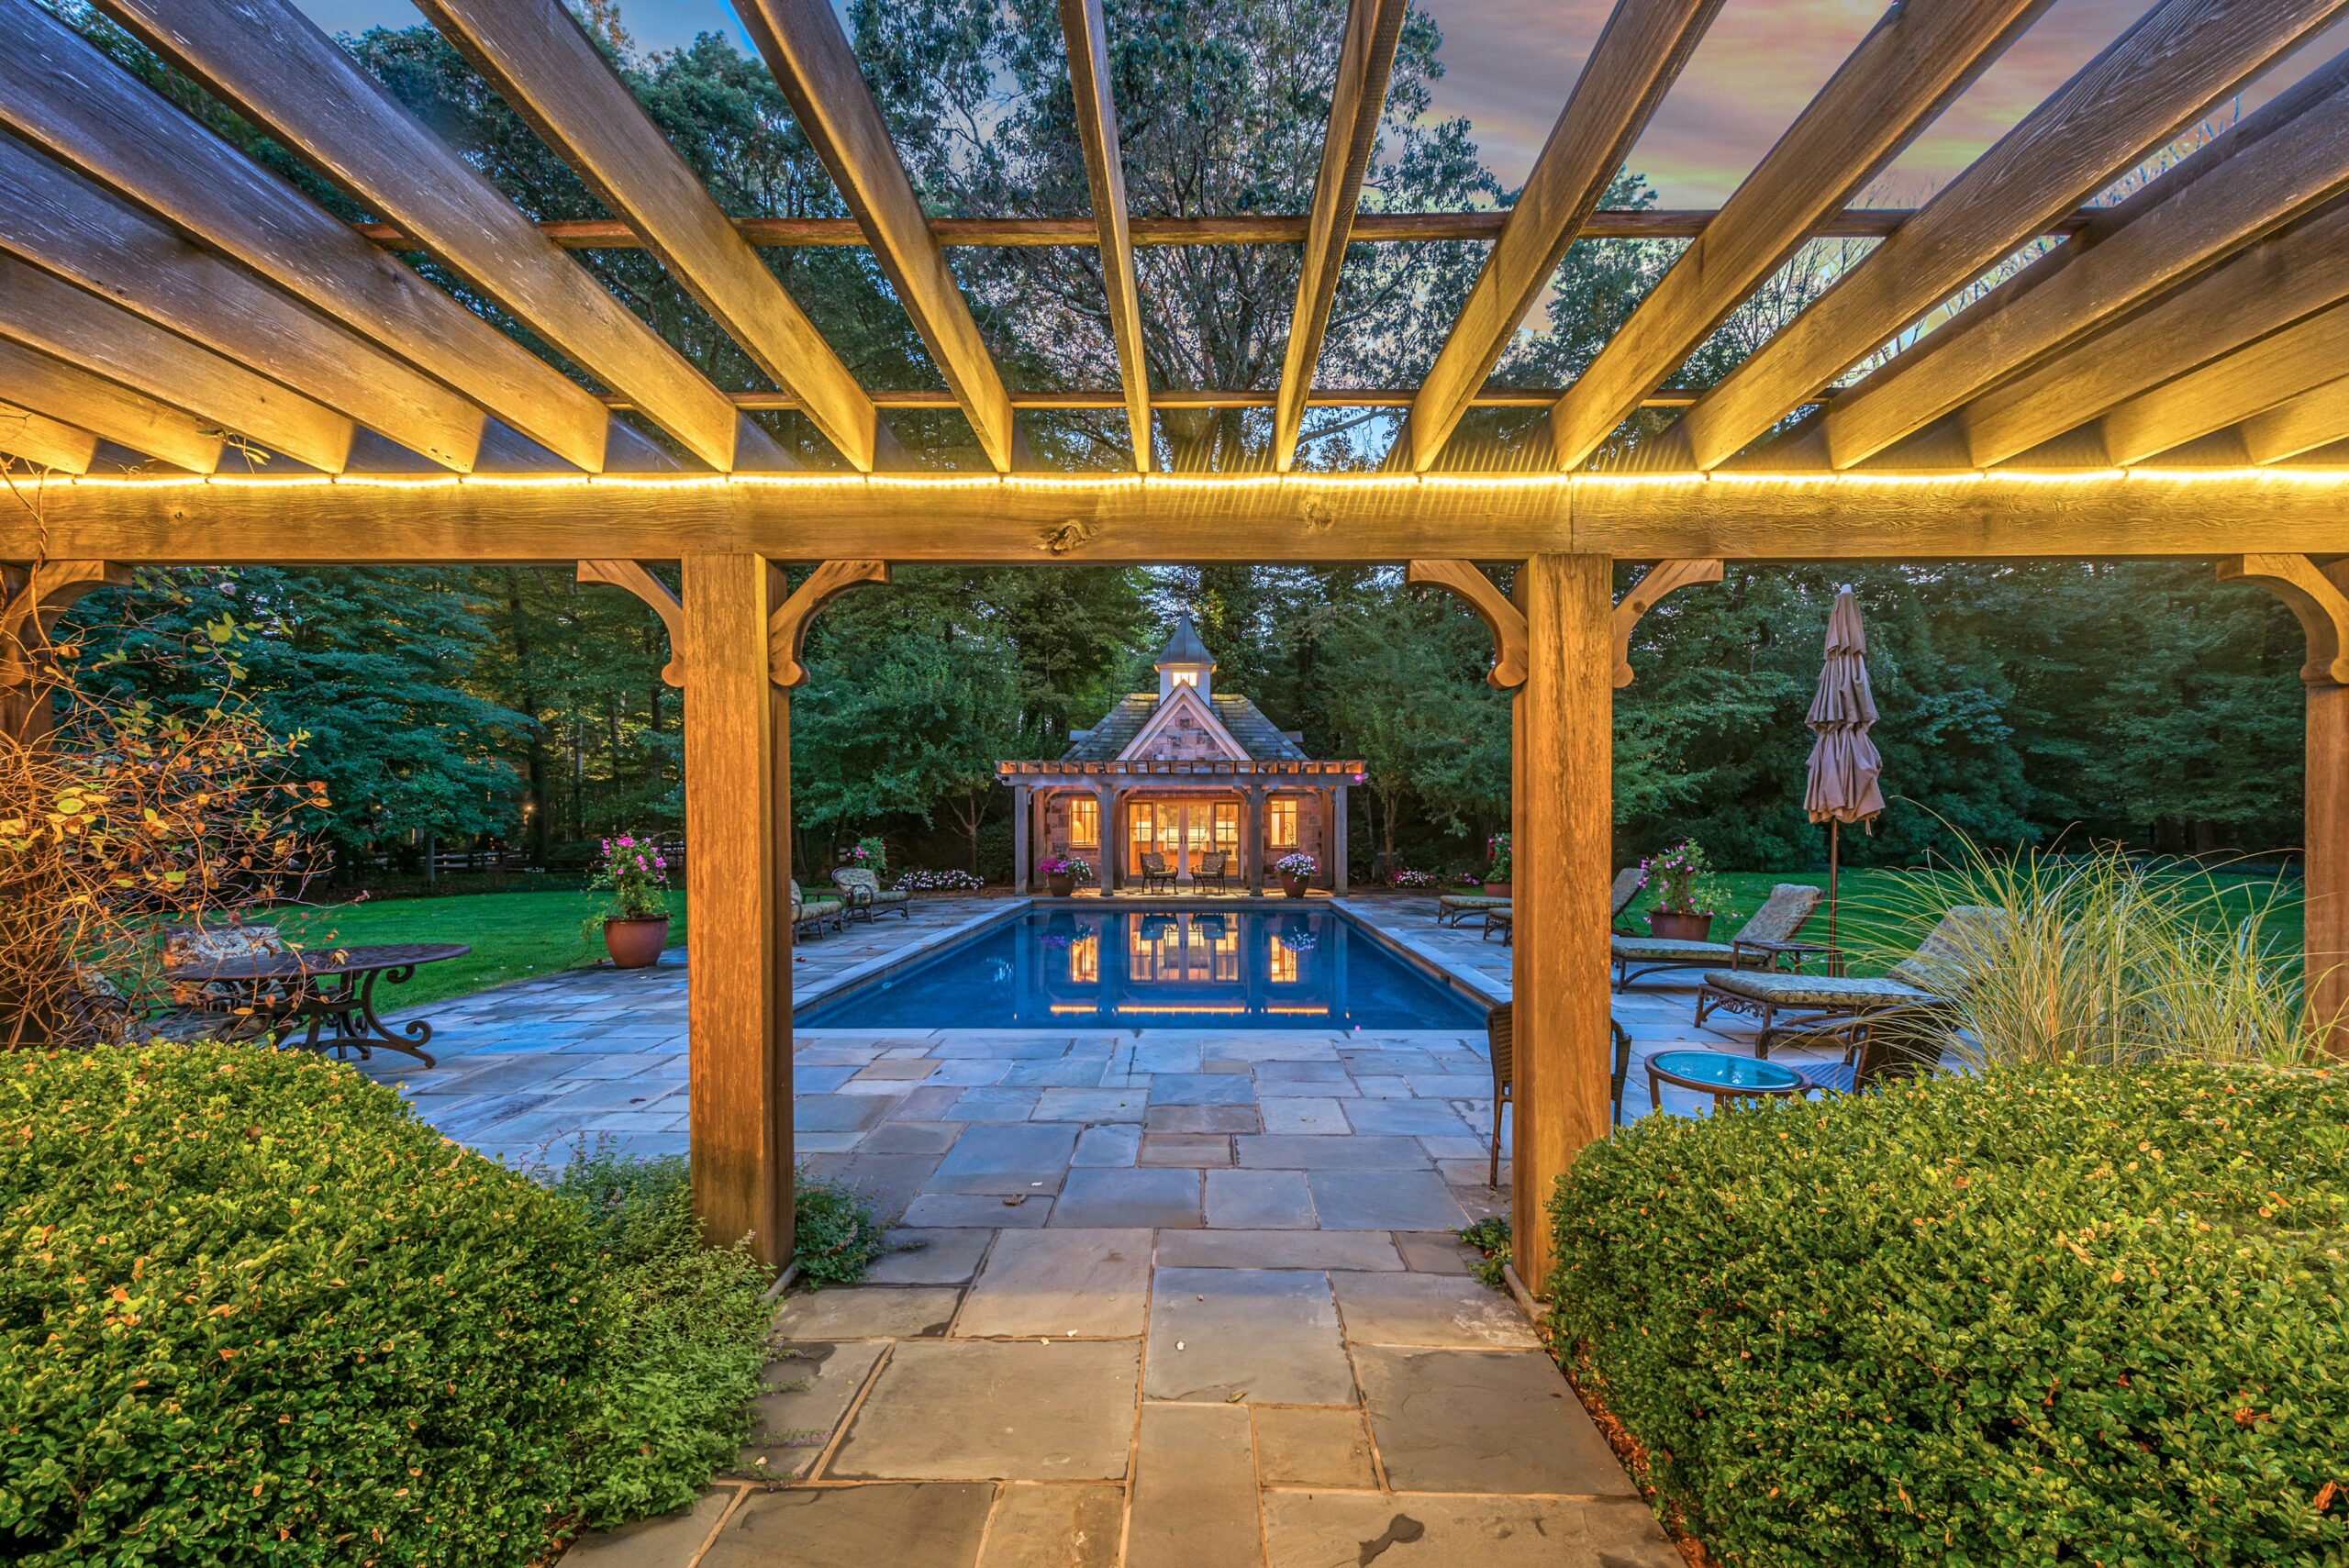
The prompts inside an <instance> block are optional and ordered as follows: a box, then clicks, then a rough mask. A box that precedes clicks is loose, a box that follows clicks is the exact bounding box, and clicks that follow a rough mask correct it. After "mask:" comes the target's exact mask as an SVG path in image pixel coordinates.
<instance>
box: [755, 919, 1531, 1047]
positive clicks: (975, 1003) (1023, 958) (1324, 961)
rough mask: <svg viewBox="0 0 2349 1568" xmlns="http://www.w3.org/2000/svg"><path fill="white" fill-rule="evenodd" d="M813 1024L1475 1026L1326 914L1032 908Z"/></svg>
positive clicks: (1464, 1003) (1452, 999)
mask: <svg viewBox="0 0 2349 1568" xmlns="http://www.w3.org/2000/svg"><path fill="white" fill-rule="evenodd" d="M797 1021H798V1022H799V1023H800V1024H801V1025H803V1026H807V1027H812V1028H825V1027H829V1028H835V1029H863V1028H879V1029H890V1028H917V1029H1015V1028H1019V1029H1025V1028H1036V1027H1058V1028H1076V1029H1102V1028H1109V1029H1480V1028H1482V1027H1483V1024H1484V1012H1483V1009H1482V1008H1481V1007H1479V1006H1475V1004H1474V1003H1472V1002H1470V1001H1469V1000H1468V999H1467V998H1465V997H1464V996H1463V995H1460V994H1459V993H1457V992H1455V991H1453V990H1452V989H1451V988H1450V987H1448V986H1445V985H1443V984H1439V983H1437V982H1435V981H1432V980H1431V979H1429V978H1428V977H1427V976H1426V975H1425V974H1424V973H1421V972H1420V971H1419V970H1418V969H1416V968H1414V967H1413V966H1411V965H1410V964H1408V963H1407V962H1404V961H1403V960H1401V959H1399V958H1397V957H1396V956H1395V954H1394V953H1392V952H1391V951H1388V950H1387V949H1386V947H1385V946H1384V945H1383V944H1381V943H1380V942H1379V941H1378V940H1377V939H1376V938H1375V937H1372V936H1371V935H1369V934H1368V933H1367V932H1365V931H1364V930H1362V929H1359V928H1358V927H1356V926H1355V925H1354V924H1353V921H1351V920H1350V919H1348V918H1347V917H1345V916H1343V915H1341V914H1339V913H1338V912H1337V911H1336V910H1334V909H1247V908H1233V909H1213V908H1209V909H1196V908H1185V909H1181V910H1152V909H1106V910H1100V911H1093V910H1084V911H1075V910H1067V909H1050V910H1046V909H1030V910H1028V911H1026V912H1024V913H1023V914H1021V915H1019V916H1017V917H1014V918H1012V919H1009V920H1006V921H1004V922H1003V923H1001V924H1000V925H996V926H991V927H989V928H988V929H985V931H982V932H980V933H979V934H978V935H976V936H975V937H973V938H972V939H970V940H967V941H963V942H961V943H957V944H956V945H954V946H952V947H950V948H948V949H946V950H945V951H941V952H938V953H934V954H932V955H931V956H930V957H928V958H925V959H921V960H919V961H918V962H914V963H912V964H910V965H908V966H907V967H906V968H904V969H902V970H899V971H897V972H896V973H893V974H890V975H887V976H885V977H884V978H882V979H879V980H875V981H873V982H871V983H870V984H863V985H859V986H855V987H852V989H851V990H849V991H848V992H846V993H844V994H843V995H839V996H836V997H833V998H831V999H830V1000H828V1001H825V1002H822V1003H819V1004H818V1005H817V1006H814V1007H812V1008H810V1009H808V1010H807V1012H804V1013H802V1014H800V1015H799V1018H798V1020H797Z"/></svg>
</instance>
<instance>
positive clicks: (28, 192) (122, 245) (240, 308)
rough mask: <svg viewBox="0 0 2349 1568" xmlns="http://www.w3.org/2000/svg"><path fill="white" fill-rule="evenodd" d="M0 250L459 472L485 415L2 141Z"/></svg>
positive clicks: (465, 467)
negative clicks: (283, 385) (54, 274)
mask: <svg viewBox="0 0 2349 1568" xmlns="http://www.w3.org/2000/svg"><path fill="white" fill-rule="evenodd" d="M0 250H8V251H10V252H12V253H14V254H16V255H17V256H20V257H22V258H23V259H24V260H26V261H29V262H31V263H32V264H33V265H35V266H37V267H41V268H44V269H46V270H47V271H49V272H54V273H56V274H57V275H58V276H60V277H61V278H64V279H65V280H67V281H68V282H70V283H72V284H76V285H78V286H80V287H82V288H83V289H86V290H88V291H90V292H91V293H92V294H95V295H98V296H99V297H101V298H103V299H106V300H109V301H111V302H113V303H114V304H116V305H117V306H121V307H122V308H123V309H125V310H128V311H131V312H133V313H135V314H137V315H139V316H143V317H146V318H147V319H149V320H150V321H152V322H154V323H155V324H156V325H157V326H159V327H166V328H170V329H171V330H173V331H174V332H176V333H178V334H179V335H180V336H181V337H183V338H185V339H188V340H190V341H191V342H194V343H197V344H200V345H202V346H203V347H205V348H207V349H210V350H212V351H213V352H215V353H217V354H219V355H220V356H221V357H222V358H224V359H228V360H233V361H236V362H237V363H239V364H240V365H243V366H244V367H245V368H246V369H248V370H251V371H258V372H260V373H262V374H263V375H265V376H268V377H269V378H270V379H271V380H273V381H276V382H281V383H283V384H285V385H287V386H290V387H292V388H293V389H294V390H295V391H296V392H298V393H301V394H302V395H304V396H306V397H308V398H311V399H313V400H314V401H316V402H318V403H321V404H324V405H325V406H328V407H329V408H333V409H336V410H337V411H339V412H340V413H342V414H345V415H347V416H349V417H351V418H352V419H354V420H356V421H357V422H358V423H360V424H362V425H365V426H366V427H367V428H370V429H372V430H376V431H380V432H381V433H382V434H384V435H385V436H388V437H390V438H391V439H393V440H395V441H397V442H399V443H400V445H402V446H404V447H406V448H407V449H408V450H410V451H413V452H417V453H418V454H420V455H421V456H423V457H426V458H429V459H430V460H431V461H432V462H437V463H439V464H440V466H441V467H443V468H451V469H455V470H456V471H457V472H459V473H466V472H468V471H470V470H471V469H472V468H473V460H474V458H475V456H476V455H477V454H478V453H479V451H480V450H481V442H482V434H483V431H484V428H485V420H484V416H483V414H482V411H481V410H480V409H478V408H476V407H474V406H473V405H472V404H470V403H468V402H466V401H465V400H464V399H463V398H462V397H460V396H458V395H456V394H455V393H453V392H451V391H450V390H449V389H448V388H447V387H444V386H442V385H441V384H440V383H439V382H437V381H434V380H433V379H431V378H430V377H429V376H427V375H424V374H422V373H419V372H417V371H416V370H414V369H413V368H411V367H410V366H409V365H408V364H407V363H406V361H402V360H398V359H395V358H394V357H393V356H392V355H390V354H387V353H385V352H384V350H381V349H379V348H377V347H375V345H374V344H373V343H372V342H370V341H368V340H367V339H364V338H362V337H360V336H359V335H358V334H356V333H354V332H351V331H350V330H349V329H348V328H343V327H341V326H339V325H337V324H336V323H334V322H332V321H330V320H328V318H327V317H323V316H320V315H318V314H317V312H316V311H313V310H311V309H309V308H308V307H306V306H304V305H302V304H301V303H300V302H298V301H296V300H295V299H293V298H291V297H290V296H288V295H284V294H281V293H279V292H278V291H277V290H276V289H273V288H272V287H270V286H269V285H268V284H264V283H262V282H260V281H258V280H257V279H255V278H254V277H253V275H252V274H251V273H250V272H246V271H245V270H244V269H242V268H240V267H238V266H235V265H233V264H231V263H230V262H228V261H222V260H221V259H220V258H219V257H218V256H217V255H216V254H215V253H213V252H212V251H210V250H204V249H203V248H201V247H199V246H196V245H194V244H192V243H190V242H189V241H187V240H185V239H182V238H180V237H179V236H178V235H177V234H174V233H173V232H172V230H170V229H169V228H165V227H163V225H161V224H160V223H158V222H156V221H155V220H154V219H152V218H150V217H146V216H145V215H144V214H142V213H139V212H137V211H135V210H133V209H132V208H130V207H128V206H125V205H124V204H123V203H121V202H120V201H117V199H116V198H115V197H113V196H111V195H106V193H105V192H103V191H100V190H98V189H97V188H96V187H95V186H94V185H92V184H90V183H88V182H87V181H85V180H83V179H82V178H80V177H79V176H78V175H75V174H72V173H71V172H68V171H66V170H65V169H63V168H61V166H59V165H58V164H56V163H53V162H51V161H50V160H49V159H48V158H46V157H44V156H42V155H41V154H40V153H38V152H36V151H34V150H32V149H31V148H28V147H27V146H26V145H25V144H24V143H23V142H21V141H18V140H17V139H14V138H12V137H7V136H0Z"/></svg>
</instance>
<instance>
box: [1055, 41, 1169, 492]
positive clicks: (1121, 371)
mask: <svg viewBox="0 0 2349 1568" xmlns="http://www.w3.org/2000/svg"><path fill="white" fill-rule="evenodd" d="M1061 36H1062V38H1063V39H1064V40H1065V41H1066V44H1067V48H1068V83H1069V92H1070V95H1071V96H1072V98H1073V100H1074V105H1075V116H1076V135H1077V139H1078V140H1079V141H1080V142H1082V143H1083V144H1084V147H1085V183H1086V185H1087V186H1088V187H1089V188H1090V189H1091V191H1092V195H1093V223H1094V229H1095V238H1096V239H1097V242H1098V243H1097V250H1098V251H1099V254H1100V257H1101V289H1102V293H1103V294H1104V295H1106V296H1107V303H1108V311H1109V336H1110V338H1111V339H1112V341H1113V342H1114V344H1115V346H1116V348H1117V351H1118V380H1119V384H1120V386H1121V388H1122V390H1121V391H1120V393H1119V400H1120V403H1121V406H1123V407H1124V408H1125V411H1126V429H1127V433H1128V434H1129V435H1130V437H1131V438H1132V440H1133V449H1134V471H1135V472H1136V473H1149V472H1150V467H1151V450H1152V447H1151V427H1150V364H1149V358H1148V356H1147V355H1146V354H1145V353H1144V352H1143V346H1142V336H1141V289H1140V286H1139V285H1138V284H1136V282H1135V280H1134V245H1133V236H1132V234H1131V233H1130V230H1129V228H1128V219H1127V217H1126V170H1125V164H1124V161H1123V157H1122V154H1121V153H1120V152H1119V143H1118V104H1117V99H1116V97H1115V95H1113V94H1112V93H1111V92H1110V90H1109V30H1108V24H1107V23H1106V22H1105V21H1104V20H1103V19H1102V17H1101V0H1061Z"/></svg>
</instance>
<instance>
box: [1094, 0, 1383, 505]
mask: <svg viewBox="0 0 2349 1568" xmlns="http://www.w3.org/2000/svg"><path fill="white" fill-rule="evenodd" d="M1069 3H1072V0H1063V4H1069ZM1405 8H1406V7H1405V0H1353V4H1352V5H1351V6H1348V7H1347V11H1346V35H1345V39H1344V42H1343V43H1342V45H1341V47H1340V49H1339V51H1338V75H1337V80H1336V82H1335V83H1332V85H1331V87H1330V128H1329V129H1328V131H1327V132H1326V133H1325V134H1324V135H1323V137H1322V139H1321V169H1320V172H1319V174H1318V175H1316V176H1315V178H1314V182H1313V211H1312V214H1311V217H1310V220H1309V222H1308V226H1307V229H1306V237H1305V259H1304V262H1303V264H1302V265H1301V266H1300V267H1299V268H1298V269H1297V304H1296V306H1294V307H1293V308H1292V309H1291V310H1290V312H1289V323H1288V346H1287V348H1286V350H1283V352H1282V357H1281V381H1280V394H1279V399H1278V401H1277V403H1276V404H1275V406H1274V410H1273V466H1274V467H1275V468H1276V469H1278V470H1280V471H1281V472H1283V473H1286V472H1287V471H1288V470H1289V468H1290V467H1291V466H1292V465H1293V464H1294V463H1295V462H1296V461H1297V435H1298V432H1299V431H1300V430H1301V429H1302V428H1303V427H1304V423H1305V408H1306V395H1307V394H1308V393H1309V392H1310V391H1311V390H1312V387H1313V371H1314V367H1315V365H1317V364H1318V363H1319V361H1320V359H1321V339H1322V338H1323V337H1324V336H1325V335H1326V334H1327V333H1328V331H1329V329H1330V306H1331V304H1332V303H1334V302H1335V301H1336V299H1337V297H1338V272H1339V271H1340V269H1341V268H1342V267H1343V266H1344V265H1345V262H1346V246H1347V245H1348V244H1349V243H1350V242H1351V240H1352V238H1353V223H1354V208H1355V207H1357V206H1360V205H1361V202H1362V183H1363V178H1364V175H1365V174H1366V173H1367V172H1369V169H1370V160H1371V155H1372V153H1374V152H1375V151H1376V150H1377V147H1378V122H1379V118H1380V117H1381V116H1382V115H1384V114H1385V113H1386V79H1387V76H1388V74H1389V73H1390V72H1392V71H1393V70H1394V66H1395V46H1396V45H1397V42H1398V41H1400V39H1401V38H1402V36H1403V12H1404V10H1405Z"/></svg>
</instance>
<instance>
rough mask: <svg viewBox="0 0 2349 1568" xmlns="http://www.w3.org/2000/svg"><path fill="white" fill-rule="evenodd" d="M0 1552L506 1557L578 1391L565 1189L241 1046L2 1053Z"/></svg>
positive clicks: (535, 1531)
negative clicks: (549, 1187)
mask: <svg viewBox="0 0 2349 1568" xmlns="http://www.w3.org/2000/svg"><path fill="white" fill-rule="evenodd" d="M0 1250H5V1255H6V1259H7V1262H6V1265H5V1270H4V1271H0V1556H6V1557H9V1558H11V1559H12V1560H14V1561H18V1562H28V1563H32V1564H37V1565H42V1568H47V1565H55V1568H64V1565H66V1564H69V1563H70V1564H91V1563H126V1564H127V1563H150V1562H154V1563H197V1562H230V1561H260V1560H262V1559H263V1558H264V1557H265V1558H267V1559H268V1560H270V1561H275V1562H368V1561H374V1562H417V1563H447V1564H451V1565H458V1564H463V1565H466V1568H471V1565H473V1564H478V1563H508V1562H513V1563H518V1562H527V1561H529V1559H530V1558H531V1557H532V1556H533V1555H535V1554H536V1553H537V1552H538V1551H540V1549H541V1548H542V1546H543V1545H544V1543H545V1540H546V1537H547V1534H548V1531H549V1529H550V1527H551V1525H552V1524H553V1523H554V1522H555V1520H556V1518H558V1517H559V1515H560V1513H561V1511H562V1508H563V1506H564V1504H565V1500H566V1499H567V1498H568V1497H569V1496H570V1494H571V1489H572V1473H573V1462H572V1459H571V1456H570V1453H569V1451H568V1440H569V1436H570V1433H571V1431H572V1429H573V1428H574V1427H575V1426H576V1425H577V1424H578V1422H579V1421H580V1420H581V1419H582V1418H583V1417H584V1415H585V1414H586V1413H587V1412H588V1410H589V1409H591V1408H592V1396H591V1392H590V1385H589V1377H590V1374H591V1373H592V1372H593V1371H594V1367H595V1354H596V1339H597V1334H596V1318H597V1296H596V1289H595V1286H596V1248H595V1243H594V1239H593V1237H592V1235H591V1233H590V1231H589V1229H588V1227H587V1226H586V1224H585V1223H584V1220H583V1219H582V1218H581V1215H580V1212H579V1210H578V1208H577V1207H575V1206H574V1205H572V1204H569V1203H566V1202H564V1201H563V1200H562V1199H561V1198H559V1197H557V1196H556V1195H553V1194H552V1193H550V1192H548V1191H546V1190H545V1189H543V1188H541V1187H540V1186H538V1185H537V1184H533V1183H531V1182H530V1181H529V1180H527V1179H526V1178H524V1177H522V1176H519V1175H517V1174H515V1173H512V1172H509V1171H507V1170H505V1169H503V1168H501V1167H499V1166H498V1165H496V1164H495V1163H493V1162H490V1161H487V1160H484V1159H482V1158H481V1157H480V1156H478V1155H475V1154H472V1153H469V1152H467V1151H464V1150H462V1149H460V1148H458V1147H456V1146H455V1145H453V1144H451V1143H449V1142H447V1141H445V1140H442V1139H441V1138H440V1135H439V1134H438V1133H436V1132H434V1131H433V1130H432V1129H430V1128H429V1127H427V1126H425V1125H424V1124H423V1123H422V1122H420V1121H418V1120H417V1119H416V1118H415V1117H414V1115H413V1114H412V1113H411V1112H409V1110H408V1109H407V1108H406V1106H404V1105H402V1104H401V1102H400V1100H399V1097H398V1096H397V1095H395V1094H394V1093H393V1092H392V1091H390V1090H388V1089H385V1088H383V1087H381V1086H379V1085H376V1084H371V1083H369V1082H367V1081H366V1080H365V1079H364V1078H362V1077H361V1076H360V1075H359V1074H358V1073H355V1072H353V1071H351V1069H350V1068H348V1067H343V1066H340V1065H338V1064H336V1063H333V1062H327V1061H324V1060H322V1059H319V1058H316V1057H308V1056H301V1055H295V1054H293V1053H290V1052H278V1051H265V1050H260V1049H256V1048H252V1047H243V1046H217V1045H213V1046H197V1047H191V1048H184V1049H180V1048H156V1049H151V1050H132V1049H101V1050H97V1051H90V1052H87V1053H83V1054H53V1053H40V1054H32V1053H26V1054H22V1055H17V1056H15V1057H10V1058H6V1059H0Z"/></svg>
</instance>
